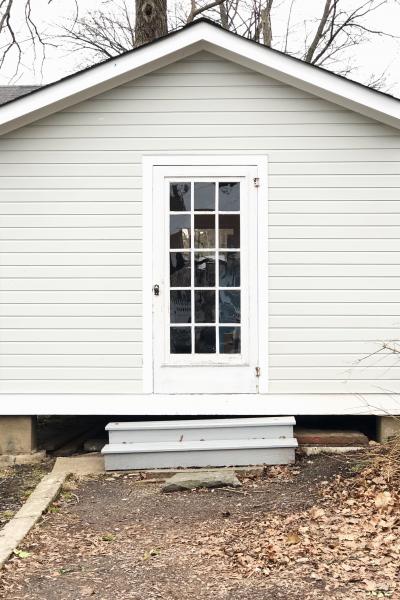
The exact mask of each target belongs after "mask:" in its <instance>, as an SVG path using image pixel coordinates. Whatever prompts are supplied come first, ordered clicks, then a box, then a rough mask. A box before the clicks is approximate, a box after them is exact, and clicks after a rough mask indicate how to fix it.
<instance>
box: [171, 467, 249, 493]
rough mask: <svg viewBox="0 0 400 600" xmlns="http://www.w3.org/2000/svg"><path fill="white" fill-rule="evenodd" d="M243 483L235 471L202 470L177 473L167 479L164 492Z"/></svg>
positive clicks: (238, 485)
mask: <svg viewBox="0 0 400 600" xmlns="http://www.w3.org/2000/svg"><path fill="white" fill-rule="evenodd" d="M241 485H242V484H241V483H240V481H239V479H238V478H237V477H236V475H235V472H234V471H221V472H216V471H202V472H200V473H194V472H191V473H176V475H173V477H171V478H170V479H167V481H166V482H165V484H164V485H163V487H162V488H161V490H162V491H163V492H182V491H184V490H193V489H196V488H221V487H233V488H237V487H240V486H241Z"/></svg>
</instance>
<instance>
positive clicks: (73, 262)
mask: <svg viewBox="0 0 400 600" xmlns="http://www.w3.org/2000/svg"><path fill="white" fill-rule="evenodd" d="M141 260H142V259H141V256H139V255H138V253H137V252H109V253H107V252H86V253H83V252H58V253H54V254H49V253H46V252H29V253H28V252H18V253H16V252H3V253H0V268H2V267H4V269H6V268H8V267H13V266H15V267H21V268H25V267H32V268H36V269H39V268H40V267H42V266H44V267H52V266H55V268H61V267H63V268H65V267H73V266H76V267H79V268H81V269H84V268H85V267H86V266H96V267H97V266H100V267H101V268H103V267H108V266H112V267H124V266H127V267H130V268H131V269H132V271H131V274H132V273H135V274H136V276H138V275H139V271H138V269H139V265H140V263H141ZM60 272H61V271H60ZM94 272H95V270H94V271H91V274H93V273H94ZM102 272H103V273H104V272H105V271H102ZM4 273H6V271H4ZM10 273H11V271H10ZM10 273H9V274H10ZM17 273H18V269H17V268H15V270H14V271H12V274H13V275H15V274H17Z"/></svg>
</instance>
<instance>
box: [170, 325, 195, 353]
mask: <svg viewBox="0 0 400 600" xmlns="http://www.w3.org/2000/svg"><path fill="white" fill-rule="evenodd" d="M170 334H171V335H170V352H171V354H190V353H191V352H192V332H191V328H190V327H171V329H170Z"/></svg>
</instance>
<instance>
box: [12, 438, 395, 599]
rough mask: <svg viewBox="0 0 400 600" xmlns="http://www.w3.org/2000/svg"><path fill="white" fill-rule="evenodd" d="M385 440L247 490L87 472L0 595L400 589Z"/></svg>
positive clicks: (253, 594)
mask: <svg viewBox="0 0 400 600" xmlns="http://www.w3.org/2000/svg"><path fill="white" fill-rule="evenodd" d="M374 452H375V453H376V452H377V449H374ZM384 452H386V450H384V449H380V453H379V456H378V458H377V456H376V455H374V456H373V457H372V460H370V457H369V456H367V457H366V456H365V455H363V456H357V457H355V458H351V459H350V458H346V459H344V458H338V457H328V456H323V457H316V458H314V459H312V460H308V459H305V458H302V459H301V460H300V461H299V463H298V464H296V465H295V466H285V467H267V468H266V469H265V470H264V473H263V474H262V475H261V476H253V477H245V478H244V479H243V481H242V483H243V488H242V491H243V494H241V495H240V496H238V495H236V494H234V493H232V494H229V493H227V492H226V491H225V493H224V494H222V493H220V491H218V490H215V491H209V490H201V491H200V490H199V491H195V492H184V493H182V494H179V495H174V498H173V499H172V498H166V497H165V496H167V495H164V494H160V492H159V485H156V484H149V485H137V478H134V477H132V476H131V475H127V476H122V477H118V478H113V477H108V476H107V478H101V477H100V478H97V479H92V480H91V481H89V482H82V483H81V484H80V486H79V502H77V500H76V498H74V496H68V495H66V496H64V499H62V497H61V499H59V500H58V501H57V502H58V505H57V506H58V508H59V509H60V510H59V512H58V513H49V514H47V515H46V516H45V518H44V520H43V522H42V523H41V524H40V525H39V526H38V527H36V528H35V530H34V531H33V532H32V533H31V534H30V535H29V536H28V538H27V539H26V541H25V544H24V545H23V546H22V548H21V550H22V552H28V553H29V558H28V559H26V560H20V559H18V557H17V556H15V557H14V559H12V560H11V561H10V562H9V563H8V564H7V565H6V569H5V573H4V575H3V578H2V579H3V581H2V583H1V584H0V597H2V596H1V594H2V591H3V593H4V594H5V595H4V597H6V598H13V599H15V600H19V599H25V598H26V599H28V598H29V599H31V598H32V597H41V598H42V599H43V600H53V598H54V600H55V599H56V598H57V599H61V600H64V598H65V599H67V598H68V599H69V598H73V599H74V600H75V599H76V598H79V597H95V598H99V599H100V600H109V599H110V600H112V599H114V598H115V597H118V598H123V599H124V600H127V599H131V598H132V599H136V598H137V599H139V598H143V597H146V600H152V599H153V598H154V599H163V600H174V599H175V598H181V597H187V598H193V599H194V598H196V600H197V599H202V600H203V599H204V600H205V599H207V600H208V599H209V598H210V597H213V598H215V599H217V598H218V599H219V598H221V599H222V598H224V599H229V600H236V599H237V600H239V599H240V600H247V599H248V600H264V599H267V598H268V599H269V598H273V599H274V600H286V599H287V598H291V599H296V600H297V599H306V598H307V599H308V598H310V599H311V598H313V599H314V598H329V599H336V598H337V599H341V600H342V599H343V600H344V599H346V600H351V599H353V598H354V599H357V598H392V599H396V598H400V593H399V589H400V588H399V584H400V579H399V564H400V535H399V534H400V531H399V529H400V510H399V509H400V498H399V480H398V478H397V476H394V475H393V472H391V473H389V471H387V470H385V469H382V456H383V454H384ZM356 463H357V465H358V466H357V467H354V465H355V464H356ZM360 465H361V466H360ZM139 479H140V478H139ZM110 542H111V543H110ZM55 580H57V581H58V583H57V586H56V588H57V590H55V589H54V583H53V584H52V583H51V582H52V581H55ZM64 581H65V582H66V583H65V584H63V583H62V582H64ZM64 585H67V587H66V588H65V590H64V587H63V586H64ZM63 590H64V591H63ZM183 590H184V593H183ZM35 593H36V596H35ZM182 593H183V596H182ZM63 594H64V595H63ZM68 594H70V595H68Z"/></svg>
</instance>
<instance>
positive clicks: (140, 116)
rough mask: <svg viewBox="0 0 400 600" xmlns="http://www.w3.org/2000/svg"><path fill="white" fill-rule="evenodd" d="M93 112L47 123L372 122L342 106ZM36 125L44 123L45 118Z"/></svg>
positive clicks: (64, 124)
mask: <svg viewBox="0 0 400 600" xmlns="http://www.w3.org/2000/svg"><path fill="white" fill-rule="evenodd" d="M198 109H199V107H198V108H197V110H196V111H193V112H187V113H183V114H182V113H180V112H179V111H175V112H172V111H171V112H156V113H155V112H130V113H126V112H125V113H119V112H93V113H88V112H85V113H76V112H75V113H74V112H72V113H68V112H64V113H62V114H60V115H54V116H52V117H48V118H47V119H46V125H48V126H50V125H58V126H68V127H69V126H71V125H86V126H87V125H157V124H158V125H183V124H187V125H191V124H193V121H194V120H195V121H196V123H198V124H201V125H211V124H214V125H226V124H227V123H231V124H232V125H236V124H238V125H247V124H248V125H256V124H260V125H279V124H285V125H287V124H289V123H293V124H304V123H310V124H316V123H337V124H339V125H343V124H345V123H352V124H354V123H368V119H367V118H366V117H363V116H362V115H356V114H355V113H350V112H348V113H347V112H343V111H339V110H331V111H320V112H318V111H317V112H315V111H308V112H306V111H303V112H288V111H286V112H279V111H275V112H271V111H266V110H264V111H257V112H246V111H245V110H242V111H230V112H224V113H221V112H199V110H198ZM33 126H34V127H42V125H41V121H39V122H38V123H37V125H33Z"/></svg>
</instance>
